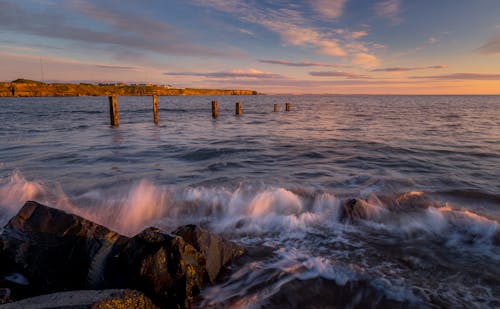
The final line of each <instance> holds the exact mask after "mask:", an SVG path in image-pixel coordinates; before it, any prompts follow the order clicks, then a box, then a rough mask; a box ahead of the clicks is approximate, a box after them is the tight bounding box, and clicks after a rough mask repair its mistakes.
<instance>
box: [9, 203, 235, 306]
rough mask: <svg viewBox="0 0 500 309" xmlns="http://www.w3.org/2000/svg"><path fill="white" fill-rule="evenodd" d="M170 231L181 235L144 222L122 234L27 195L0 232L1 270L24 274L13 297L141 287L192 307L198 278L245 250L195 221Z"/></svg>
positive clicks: (211, 275)
mask: <svg viewBox="0 0 500 309" xmlns="http://www.w3.org/2000/svg"><path fill="white" fill-rule="evenodd" d="M176 232H177V233H178V234H179V235H181V236H182V237H180V236H176V235H172V234H167V233H163V232H162V231H160V230H159V229H157V228H148V229H145V230H144V231H142V232H141V233H139V234H137V235H136V236H134V237H132V238H128V237H125V236H122V235H120V234H118V233H116V232H113V231H110V230H109V229H107V228H105V227H103V226H101V225H99V224H96V223H93V222H91V221H89V220H86V219H83V218H81V217H79V216H76V215H71V214H67V213H65V212H63V211H61V210H57V209H53V208H50V207H47V206H44V205H41V204H38V203H36V202H26V204H25V205H24V206H23V208H22V209H21V210H20V211H19V213H18V214H17V215H16V216H15V217H14V218H12V219H11V220H10V221H9V223H8V224H7V225H6V226H5V228H4V231H3V232H2V234H1V236H0V262H2V265H1V266H0V275H5V274H13V275H15V276H19V278H21V279H23V280H22V281H25V282H26V284H27V286H26V287H24V286H23V287H21V288H19V289H18V288H17V286H15V287H16V291H17V290H19V291H20V293H18V295H17V294H16V297H15V298H16V299H17V298H24V297H30V296H33V295H40V294H47V293H53V292H57V291H62V290H81V289H102V288H107V289H112V288H113V289H114V288H120V289H135V290H139V291H142V292H144V293H145V294H146V295H147V296H148V297H150V298H151V299H152V300H153V301H154V302H155V304H157V305H160V306H161V307H168V308H185V307H190V302H191V301H192V300H193V299H194V298H195V297H196V296H197V295H198V294H199V292H200V289H201V288H202V286H203V283H204V279H205V282H206V281H208V282H213V280H215V278H216V277H217V275H218V273H219V271H220V270H221V268H222V266H223V265H224V264H226V263H227V262H228V261H230V260H231V259H233V258H235V257H237V256H240V255H241V254H242V253H243V250H242V249H241V247H239V246H237V245H235V244H233V243H231V242H229V241H226V240H224V239H222V238H221V237H219V236H216V235H213V234H210V233H208V232H207V231H205V230H202V229H200V228H198V227H196V226H194V225H193V226H186V227H182V228H179V229H178V230H177V231H176ZM185 239H186V240H185ZM190 243H191V244H192V245H191V244H190ZM207 260H208V261H209V265H208V266H207V264H206V262H207ZM4 262H5V263H4ZM6 265H9V266H8V267H7V266H6ZM4 278H6V277H4ZM9 280H10V279H9ZM17 281H19V280H17ZM9 282H14V283H15V284H17V285H19V284H20V281H19V282H16V280H14V281H12V280H11V281H9ZM14 283H13V284H14ZM23 284H24V283H23ZM1 287H7V288H11V283H7V281H6V280H5V279H4V280H3V281H2V280H1V278H0V288H1ZM26 291H27V294H23V293H24V292H26Z"/></svg>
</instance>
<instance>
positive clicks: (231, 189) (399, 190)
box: [0, 95, 500, 308]
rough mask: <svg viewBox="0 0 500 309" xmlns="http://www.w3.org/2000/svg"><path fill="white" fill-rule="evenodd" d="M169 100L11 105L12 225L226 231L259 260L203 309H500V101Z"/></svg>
mask: <svg viewBox="0 0 500 309" xmlns="http://www.w3.org/2000/svg"><path fill="white" fill-rule="evenodd" d="M212 100H218V102H219V117H218V118H217V119H212V115H211V101H212ZM158 101H159V103H158V104H159V121H160V122H159V125H155V124H154V123H153V109H152V99H151V97H119V98H118V105H119V115H120V126H119V127H110V125H109V122H110V120H109V110H108V107H109V105H108V98H107V97H58V98H52V97H47V98H0V123H1V127H0V226H4V225H5V224H6V223H7V222H8V220H9V219H10V218H11V217H12V216H13V215H15V214H16V212H17V211H18V210H19V209H20V208H21V207H22V205H23V203H24V202H25V201H27V200H35V201H38V202H40V203H43V204H46V205H49V206H52V207H56V208H59V209H62V210H65V211H67V212H71V213H75V214H78V215H81V216H83V217H85V218H88V219H90V220H94V221H96V222H98V223H100V224H103V225H105V226H107V227H109V228H111V229H113V230H115V231H118V232H120V233H122V234H125V235H128V236H132V235H134V234H136V233H138V232H140V231H141V230H142V229H144V228H146V227H149V226H157V227H159V228H161V229H162V230H164V231H166V232H169V231H173V230H174V229H175V228H176V227H178V226H180V225H184V224H198V225H200V226H202V227H204V228H206V229H208V230H210V231H212V232H215V233H220V234H221V235H223V236H224V237H226V238H228V239H230V240H232V241H234V242H236V243H238V244H241V245H242V246H244V247H245V249H246V250H247V254H246V255H245V256H244V257H243V258H241V259H240V260H238V261H236V262H235V263H234V264H232V265H231V266H229V268H228V269H227V271H225V272H224V273H223V274H222V275H221V277H220V280H219V281H218V283H216V284H214V285H211V286H208V287H206V288H205V289H204V290H203V291H202V292H201V295H200V298H199V299H198V300H197V302H196V303H195V304H194V306H195V307H199V308H359V307H370V308H441V307H448V308H494V307H497V308H499V307H500V227H499V222H500V96H396V95H391V96H379V95H324V96H323V95H302V96H286V95H285V96H272V95H269V96H266V95H259V96H225V97H203V96H197V97H166V96H165V97H163V96H162V97H159V100H158ZM238 101H239V102H242V104H243V115H242V116H235V115H234V113H235V102H238ZM286 102H290V103H291V111H289V112H285V110H284V109H285V103H286ZM274 104H277V105H278V111H277V112H273V107H274ZM353 199H356V200H355V201H356V202H355V204H356V205H355V206H356V207H357V208H358V209H357V212H356V213H358V214H360V215H358V216H351V217H349V216H346V209H348V208H349V207H352V205H353ZM346 205H347V206H346ZM349 205H350V206H349Z"/></svg>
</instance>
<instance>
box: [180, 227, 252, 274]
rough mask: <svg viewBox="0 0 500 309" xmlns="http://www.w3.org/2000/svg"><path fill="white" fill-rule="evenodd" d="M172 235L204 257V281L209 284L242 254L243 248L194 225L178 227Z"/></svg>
mask: <svg viewBox="0 0 500 309" xmlns="http://www.w3.org/2000/svg"><path fill="white" fill-rule="evenodd" d="M173 233H174V234H175V235H179V236H180V237H182V238H183V239H184V241H186V242H187V243H189V244H191V245H192V246H193V247H195V248H196V250H198V251H199V252H200V253H201V254H203V255H204V256H205V257H206V276H205V281H208V282H210V283H213V282H215V279H216V278H217V275H218V274H219V272H220V271H221V269H222V267H223V266H224V265H226V264H227V263H228V262H230V261H231V260H233V259H235V258H237V257H240V256H241V255H243V253H244V250H243V248H242V247H240V246H238V245H237V244H235V243H233V242H230V241H227V240H225V239H223V238H222V237H220V236H219V235H215V234H211V233H209V232H208V231H206V230H204V229H202V228H200V227H198V226H196V225H192V224H191V225H186V226H182V227H179V228H178V229H177V230H175V231H174V232H173Z"/></svg>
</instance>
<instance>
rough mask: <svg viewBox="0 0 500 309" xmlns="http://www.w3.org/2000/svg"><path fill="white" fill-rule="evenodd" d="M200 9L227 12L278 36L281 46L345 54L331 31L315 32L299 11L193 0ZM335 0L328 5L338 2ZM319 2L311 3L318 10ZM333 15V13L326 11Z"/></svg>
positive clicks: (232, 0) (237, 0) (229, 0)
mask: <svg viewBox="0 0 500 309" xmlns="http://www.w3.org/2000/svg"><path fill="white" fill-rule="evenodd" d="M193 1H195V3H197V4H198V5H200V6H205V7H210V8H212V9H215V10H218V11H221V12H226V13H231V14H232V15H233V16H238V18H239V19H240V20H241V21H243V22H247V23H252V24H256V25H259V26H262V27H264V28H266V29H267V30H269V31H271V32H273V33H276V34H278V35H279V37H280V39H281V41H282V42H283V43H284V44H285V45H293V46H299V47H302V48H312V49H314V50H315V51H316V53H318V54H322V55H328V56H335V57H344V56H346V55H347V52H346V51H345V50H344V49H343V48H342V46H341V44H340V42H339V38H337V37H335V36H334V35H333V32H328V31H326V32H325V31H323V30H318V29H315V28H314V27H312V26H310V25H309V23H310V20H309V19H307V18H304V17H303V16H302V13H301V10H300V8H299V9H294V8H295V7H294V6H291V7H292V8H289V7H290V6H286V7H278V8H270V7H259V6H257V5H255V3H254V2H250V1H242V0H193ZM337 1H338V0H335V1H333V2H331V1H330V3H334V4H335V5H337V3H340V2H342V1H339V2H337ZM320 2H321V3H323V1H318V2H311V4H313V5H316V6H317V7H319V4H321V3H320ZM330 14H333V11H331V12H330Z"/></svg>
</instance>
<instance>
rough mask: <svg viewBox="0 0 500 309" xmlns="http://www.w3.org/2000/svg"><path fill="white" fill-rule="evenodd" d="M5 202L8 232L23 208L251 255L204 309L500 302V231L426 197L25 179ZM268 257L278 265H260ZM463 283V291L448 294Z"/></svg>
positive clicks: (2, 217) (4, 186)
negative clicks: (192, 237)
mask: <svg viewBox="0 0 500 309" xmlns="http://www.w3.org/2000/svg"><path fill="white" fill-rule="evenodd" d="M0 196H1V199H0V221H1V222H0V223H1V224H2V226H3V225H4V224H5V223H6V222H7V220H9V218H10V217H11V216H13V215H14V214H15V213H16V212H17V211H18V210H19V209H20V208H21V207H22V205H23V203H24V201H26V200H37V201H39V202H41V203H44V204H47V205H50V206H53V207H56V208H59V209H62V210H64V211H67V212H71V213H75V214H77V215H80V216H82V217H85V218H87V219H90V220H93V221H95V222H98V223H100V224H103V225H105V226H107V227H109V228H111V229H113V230H116V231H118V232H120V233H122V234H125V235H128V236H131V235H133V234H135V233H137V232H139V231H141V230H142V229H143V228H145V227H148V226H157V227H160V228H162V229H163V230H165V231H171V230H173V229H174V228H176V227H178V226H180V225H183V224H191V223H193V224H199V225H201V226H203V227H205V228H208V229H209V230H211V231H214V232H218V233H222V234H224V235H225V236H226V237H228V238H230V239H232V240H234V241H237V242H239V243H241V244H243V245H244V246H245V247H246V248H248V250H249V255H248V256H247V257H246V259H244V260H243V261H242V262H241V264H240V265H239V267H238V268H237V269H238V270H237V271H235V272H234V273H233V274H232V275H231V276H230V277H228V278H226V280H225V282H224V283H221V284H217V285H215V286H212V287H211V288H209V289H207V290H206V291H204V292H203V295H202V300H201V303H200V304H199V306H200V307H218V306H221V305H224V306H230V307H260V306H262V305H264V304H266V303H267V304H273V303H276V302H277V303H279V302H281V301H282V300H283V299H289V298H290V299H295V300H294V301H295V302H296V303H295V304H300V303H303V302H306V303H308V302H309V301H310V300H314V299H320V298H321V297H323V296H322V295H320V294H317V297H316V298H314V295H315V294H314V293H321V291H324V292H325V293H327V292H326V291H327V290H330V291H335V292H334V293H336V294H335V295H338V297H339V298H338V299H339V301H340V300H341V299H343V298H342V297H343V296H341V295H350V297H349V298H348V299H344V300H345V302H342V303H339V306H355V305H360V306H362V305H370V304H364V303H355V302H354V303H352V301H354V300H356V299H358V300H362V299H374V302H373V303H372V305H374V304H377V305H378V306H382V307H383V306H385V305H391V304H392V303H391V302H394V301H395V302H399V303H403V304H406V305H408V306H410V307H411V306H416V307H421V306H420V305H419V304H428V303H432V304H438V305H443V306H459V307H460V306H468V305H470V304H473V303H476V304H477V303H479V302H483V303H482V304H486V303H490V304H494V303H495V302H496V301H499V300H498V299H497V298H495V297H494V296H492V295H494V294H495V291H494V288H491V286H488V284H490V285H491V284H492V285H493V286H494V285H495V284H496V283H495V282H498V276H500V273H499V272H498V269H497V268H496V267H495V265H498V263H500V258H499V257H500V228H499V223H498V221H496V220H495V219H493V218H487V217H485V216H482V215H481V214H478V213H475V212H473V211H471V210H469V209H463V208H455V207H453V205H451V204H448V203H443V202H440V201H436V200H433V199H432V198H430V197H429V196H428V195H427V194H425V193H424V192H416V191H410V192H404V193H402V194H398V193H395V194H392V195H386V196H377V195H375V194H373V193H368V192H367V193H365V194H362V195H361V196H359V197H356V198H353V199H345V198H341V197H339V196H336V195H334V194H332V193H329V192H322V191H319V190H315V189H311V188H304V187H299V186H297V187H292V188H285V187H282V186H269V185H266V184H255V183H240V184H237V185H234V187H230V186H228V185H226V186H212V187H209V186H200V187H189V186H179V185H170V186H167V185H158V184H155V183H153V182H151V181H149V180H146V179H143V180H140V181H138V182H135V183H132V184H128V185H125V186H122V187H116V186H115V187H112V188H102V189H94V190H89V191H87V192H84V193H81V194H67V193H65V192H64V190H63V189H62V188H61V186H60V185H58V184H54V183H44V182H42V181H37V180H27V179H26V178H25V177H23V175H22V174H21V173H20V172H19V171H14V172H13V173H12V174H11V175H10V176H9V177H5V178H3V179H1V180H0ZM256 248H257V249H256ZM266 248H268V249H266ZM259 250H260V251H262V252H267V253H265V254H264V253H252V251H254V252H260V251H259ZM266 250H267V251H266ZM430 270H432V271H433V277H432V278H429V271H430ZM457 276H460V278H461V279H460V280H461V281H460V282H461V283H460V284H457V285H453V287H452V288H450V287H447V286H442V282H453V281H454V280H456V279H455V278H457ZM495 278H497V279H495ZM471 280H472V281H471ZM481 280H484V281H481ZM481 282H483V283H482V284H481ZM484 282H486V283H484ZM488 282H489V283H488ZM491 282H493V283H491ZM478 285H479V286H480V287H481V290H480V291H479V292H478V290H477V286H478ZM310 286H317V291H316V289H312V290H311V289H309V290H308V287H310ZM436 286H439V289H436V288H435V287H436ZM492 289H493V290H492ZM297 290H308V291H309V292H310V294H311V295H312V296H311V295H309V296H307V297H309V298H307V297H306V295H301V296H297ZM314 291H316V292H314ZM464 295H465V296H464ZM485 295H486V296H485ZM488 295H489V296H488ZM311 297H312V298H311ZM422 302H423V303H422ZM318 305H319V306H321V302H319V303H318Z"/></svg>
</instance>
